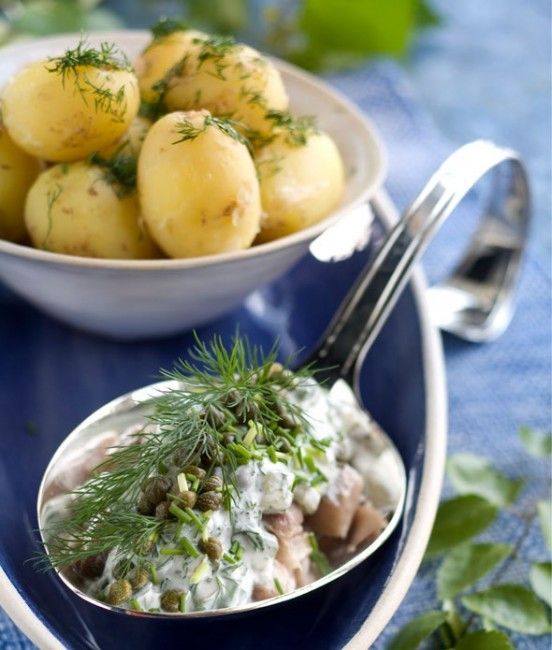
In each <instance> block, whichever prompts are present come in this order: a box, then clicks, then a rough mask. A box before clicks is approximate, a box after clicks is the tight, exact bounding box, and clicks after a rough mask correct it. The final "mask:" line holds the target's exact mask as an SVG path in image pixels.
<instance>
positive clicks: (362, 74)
mask: <svg viewBox="0 0 552 650" xmlns="http://www.w3.org/2000/svg"><path fill="white" fill-rule="evenodd" d="M407 78H408V77H407V75H406V74H405V72H404V70H402V69H401V68H400V67H399V66H397V65H395V64H391V63H388V62H378V63H375V64H372V65H371V66H369V67H367V68H366V69H364V70H362V71H357V72H354V73H348V74H342V75H339V76H337V77H334V78H333V79H332V82H333V83H334V84H335V85H336V86H337V87H339V88H340V89H341V90H342V91H343V92H345V93H346V94H347V95H348V96H349V97H351V98H352V99H353V100H354V101H355V102H357V103H358V104H359V105H360V106H362V108H363V109H364V110H365V111H366V112H367V113H368V114H369V115H370V116H371V118H372V119H373V120H374V122H375V123H376V124H377V126H378V127H379V129H380V131H381V133H382V135H383V138H384V140H385V142H386V145H387V147H388V150H389V159H390V173H389V180H388V183H387V188H388V190H389V192H390V194H391V196H392V198H393V200H394V201H395V203H396V204H397V205H398V206H399V207H401V208H402V207H404V206H405V205H406V204H407V203H408V201H409V200H410V199H411V198H412V197H413V196H414V195H415V193H416V192H417V191H418V189H420V187H421V185H422V184H423V182H424V181H425V179H426V177H428V175H429V174H430V173H431V172H432V171H433V170H434V168H435V167H436V165H437V164H438V163H439V162H440V161H441V160H442V159H443V158H444V157H445V156H446V154H447V153H448V152H449V151H451V150H452V149H453V148H454V147H453V145H452V144H451V143H450V142H449V141H448V140H447V139H446V138H444V137H443V136H442V134H441V133H440V131H438V130H437V128H436V127H435V125H434V123H433V121H432V119H431V118H430V117H429V116H428V113H427V111H426V110H425V109H424V108H423V107H422V106H423V105H422V103H421V102H420V101H419V98H418V97H416V95H415V94H414V91H413V87H412V86H411V84H410V83H409V82H408V81H407ZM459 101H460V100H459ZM530 128H532V129H535V128H536V125H530ZM541 175H542V174H541ZM539 187H542V186H541V185H539ZM539 191H541V192H542V189H541V190H539ZM469 227H470V223H469V219H466V220H462V219H451V220H450V222H449V224H447V226H446V227H445V229H444V230H443V231H442V233H441V234H440V235H439V238H438V239H437V241H436V242H435V244H434V245H432V247H431V249H430V251H429V252H428V254H427V255H426V259H425V267H426V270H427V272H428V275H429V276H430V278H431V277H436V276H437V275H439V274H440V273H441V272H442V270H443V269H444V268H445V267H447V266H449V265H450V260H451V259H453V258H454V256H455V254H456V252H457V251H458V242H459V240H460V239H461V238H462V237H463V236H465V235H466V233H467V231H468V229H469ZM535 248H536V249H538V251H539V252H537V253H536V252H535V250H534V249H535ZM543 258H544V255H543V248H542V243H541V244H540V245H537V246H535V244H532V245H531V246H530V251H529V255H528V258H527V260H526V263H525V267H524V272H523V276H522V281H521V285H520V291H519V300H518V308H517V312H516V315H515V317H514V320H513V322H512V324H511V326H510V328H509V330H508V331H507V332H506V334H504V335H503V336H502V337H501V338H500V339H499V340H498V341H496V342H495V343H492V344H487V345H472V344H467V343H463V342H460V341H458V340H455V339H452V338H449V337H446V338H445V352H446V359H447V371H448V381H449V399H450V438H449V449H450V452H455V451H459V450H468V451H473V452H475V453H481V451H482V450H484V453H485V454H486V455H487V456H488V457H489V458H491V459H492V461H493V463H494V464H495V465H496V467H497V468H498V469H500V470H501V471H503V472H504V473H505V474H507V475H509V476H512V477H524V478H526V479H527V484H526V487H525V488H524V492H523V497H522V498H523V500H525V501H529V500H531V499H534V498H537V497H540V498H543V497H545V496H546V494H547V493H548V490H549V488H548V487H547V485H548V481H549V480H550V468H549V467H548V466H547V465H546V463H544V462H542V461H540V462H539V461H537V460H534V459H532V458H530V457H528V456H527V455H526V454H525V453H524V452H523V451H522V449H521V447H520V445H519V443H518V441H517V436H516V430H517V428H518V427H519V426H520V425H531V426H534V427H536V428H539V429H542V430H546V429H549V428H550V403H551V391H550V385H551V375H550V359H551V338H550V324H551V301H550V293H551V284H550V274H549V271H548V267H547V266H546V264H545V262H544V260H543ZM14 300H16V299H15V298H14ZM518 527H519V524H518V520H517V519H516V518H515V517H514V516H512V515H507V516H503V517H501V519H500V521H499V522H498V524H497V525H495V526H494V527H493V529H492V531H491V533H490V537H491V538H492V539H496V540H501V541H511V540H512V539H515V538H516V537H517V534H518ZM522 555H523V557H525V558H527V560H539V559H540V560H542V559H546V557H547V554H546V549H545V547H544V544H543V542H542V540H541V538H540V535H539V533H538V530H537V526H536V525H535V526H534V527H533V530H532V531H531V535H530V536H529V538H528V539H527V541H526V543H525V544H524V546H523V548H522ZM527 568H528V563H527V562H526V563H517V564H516V567H515V569H514V570H513V572H512V574H511V575H509V576H506V577H507V578H511V579H512V580H522V581H525V580H526V574H527ZM434 572H435V565H434V564H430V565H428V566H425V567H424V568H423V569H422V571H421V572H420V574H419V576H418V578H417V579H416V581H415V583H414V585H413V586H412V588H411V590H410V592H409V594H408V596H407V598H406V599H405V601H404V603H403V605H402V606H401V608H400V610H399V611H398V612H397V614H396V615H395V617H394V618H393V620H392V621H391V623H390V625H389V626H388V628H387V630H386V632H385V634H384V635H383V637H382V638H380V640H379V641H378V643H377V644H376V648H377V649H379V648H384V646H385V642H386V640H388V639H389V637H390V635H392V634H393V633H394V632H396V630H397V629H398V628H399V627H400V626H401V625H402V624H403V623H404V622H405V621H406V620H408V619H409V618H411V617H412V616H413V615H415V614H416V613H418V612H421V611H426V610H427V609H429V608H431V607H434V606H437V605H438V603H437V600H436V596H435V590H434ZM516 645H517V647H518V648H521V649H523V648H532V649H535V648H537V649H538V648H543V649H544V648H548V647H549V640H548V639H546V638H543V637H540V638H534V637H533V638H529V639H528V638H516ZM31 647H32V645H31V644H30V643H29V642H28V641H27V640H26V639H25V638H24V636H23V635H22V634H21V633H20V632H19V631H18V630H17V629H16V628H15V626H14V625H13V624H12V623H11V622H10V621H9V619H7V617H6V616H5V615H3V614H2V613H1V612H0V649H2V650H7V649H10V650H15V649H19V648H21V649H25V650H27V649H28V648H31Z"/></svg>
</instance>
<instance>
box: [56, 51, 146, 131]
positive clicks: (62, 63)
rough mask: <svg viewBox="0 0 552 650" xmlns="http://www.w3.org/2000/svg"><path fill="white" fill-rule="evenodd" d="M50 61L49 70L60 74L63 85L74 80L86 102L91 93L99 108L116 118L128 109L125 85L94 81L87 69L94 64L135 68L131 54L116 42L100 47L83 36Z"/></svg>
mask: <svg viewBox="0 0 552 650" xmlns="http://www.w3.org/2000/svg"><path fill="white" fill-rule="evenodd" d="M48 61H49V65H48V66H47V67H46V69H47V70H48V72H52V73H54V74H58V75H59V76H60V77H61V82H62V84H63V86H65V84H66V83H67V81H71V82H72V83H73V85H74V89H75V92H78V93H79V94H80V96H81V97H82V100H83V102H84V103H85V104H86V105H88V99H87V96H88V94H89V93H91V95H92V97H93V98H94V109H95V110H96V111H100V112H102V113H106V114H108V115H111V116H112V118H113V120H114V121H115V122H121V121H122V120H123V118H124V116H125V114H126V111H127V102H126V98H125V87H124V85H122V86H121V87H120V88H119V89H118V90H117V91H113V90H112V89H111V88H108V87H107V86H105V85H98V84H97V83H95V82H94V81H92V80H91V79H90V78H89V76H88V74H87V71H86V68H89V67H91V68H96V69H98V70H124V71H127V72H132V71H133V68H132V66H131V64H130V62H129V60H128V58H127V56H126V55H125V53H124V52H123V51H122V50H120V49H119V48H118V47H117V46H116V45H115V44H114V43H101V44H100V46H99V48H94V47H90V46H89V45H88V43H87V42H86V40H85V39H82V40H81V41H79V43H78V44H77V47H75V48H73V49H68V50H66V51H65V53H64V54H63V55H62V56H58V57H50V59H49V60H48Z"/></svg>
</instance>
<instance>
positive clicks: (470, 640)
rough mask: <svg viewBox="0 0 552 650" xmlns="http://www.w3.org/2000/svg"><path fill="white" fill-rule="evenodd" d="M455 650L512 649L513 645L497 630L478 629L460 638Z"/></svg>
mask: <svg viewBox="0 0 552 650" xmlns="http://www.w3.org/2000/svg"><path fill="white" fill-rule="evenodd" d="M456 650H514V646H513V645H512V642H511V641H510V639H509V638H508V637H507V636H506V635H505V634H504V633H503V632H500V631H499V630H479V631H478V632H472V633H471V634H466V636H465V637H463V638H462V639H460V641H459V643H458V645H457V646H456Z"/></svg>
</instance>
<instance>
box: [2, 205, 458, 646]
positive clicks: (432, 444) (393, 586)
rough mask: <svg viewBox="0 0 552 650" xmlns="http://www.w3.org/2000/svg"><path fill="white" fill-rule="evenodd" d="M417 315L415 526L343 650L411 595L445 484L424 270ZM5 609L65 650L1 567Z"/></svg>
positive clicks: (384, 208) (440, 379)
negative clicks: (419, 385) (419, 426)
mask: <svg viewBox="0 0 552 650" xmlns="http://www.w3.org/2000/svg"><path fill="white" fill-rule="evenodd" d="M374 202H375V203H376V205H377V206H378V207H379V209H378V215H379V216H380V218H381V219H382V221H383V223H384V225H385V226H386V227H390V226H391V225H392V224H393V222H394V221H395V219H396V210H395V208H394V206H393V204H392V203H391V202H390V200H389V198H388V197H387V196H386V195H385V193H384V192H380V193H378V194H377V195H376V197H375V199H374ZM409 284H410V286H411V288H412V293H413V297H414V303H415V306H416V313H417V316H418V319H419V326H420V338H421V346H422V360H423V372H424V381H425V385H426V391H425V394H426V399H425V410H426V427H425V432H424V438H423V440H424V446H425V453H424V462H423V468H422V475H421V479H420V489H419V495H418V499H417V505H416V509H415V513H414V518H413V520H412V525H411V527H410V530H409V532H408V534H407V537H406V540H405V544H404V547H403V550H402V552H401V554H400V556H399V558H398V561H397V563H396V565H395V567H394V568H393V570H392V572H391V573H390V575H389V577H388V579H387V581H386V583H385V585H384V588H383V590H382V592H381V594H380V596H379V598H378V599H377V601H376V604H375V606H374V608H373V609H372V611H371V612H370V614H369V615H368V617H367V618H366V620H365V621H364V623H363V624H362V625H361V626H360V628H359V629H358V630H357V631H356V632H355V634H354V636H353V637H352V638H351V639H350V640H349V642H348V643H347V645H346V646H345V648H344V650H365V649H366V648H368V647H370V646H371V645H372V644H373V643H374V641H375V640H376V639H377V637H378V636H379V635H380V634H381V632H382V631H383V629H384V627H385V626H386V625H387V623H388V622H389V620H390V619H391V617H392V616H393V614H394V613H395V612H396V611H397V609H398V607H399V605H400V603H401V602H402V600H403V598H404V597H405V595H406V593H407V591H408V590H409V588H410V586H411V584H412V581H413V580H414V577H415V575H416V573H417V571H418V567H419V566H420V564H421V562H422V559H423V556H424V553H425V548H426V546H427V542H428V540H429V536H430V533H431V528H432V524H433V521H434V519H435V514H436V512H437V507H438V505H439V500H440V495H441V487H442V483H443V477H444V470H445V459H446V445H447V424H448V418H447V404H448V400H447V388H446V374H445V361H444V354H443V346H442V340H441V337H440V335H439V332H438V330H437V328H436V326H435V325H434V324H433V322H432V321H431V318H430V310H429V302H428V299H427V284H426V281H425V276H424V273H423V271H422V269H421V268H418V269H416V270H415V271H414V273H413V275H412V279H411V281H410V283H409ZM0 593H2V594H4V596H3V598H2V607H3V608H4V610H5V611H6V613H7V614H8V616H10V618H11V619H12V621H13V622H14V623H15V624H16V625H17V626H18V627H19V629H21V630H22V631H23V632H24V633H25V634H26V635H27V636H28V637H29V638H30V639H31V640H32V641H33V642H34V643H36V644H37V645H38V646H39V647H40V648H44V649H45V650H64V649H65V646H64V645H63V644H62V642H61V640H60V637H58V636H56V634H55V633H54V630H53V628H51V627H50V625H49V624H48V623H47V622H46V621H45V620H43V619H42V618H41V617H40V615H39V614H37V613H35V612H34V611H33V610H32V609H31V607H30V605H29V603H28V602H27V601H26V600H25V598H24V597H23V595H22V593H20V592H19V590H18V589H17V587H16V586H15V585H14V584H12V583H11V581H10V580H9V578H8V576H7V574H6V572H5V571H4V569H3V567H2V566H0Z"/></svg>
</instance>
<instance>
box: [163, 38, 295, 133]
mask: <svg viewBox="0 0 552 650" xmlns="http://www.w3.org/2000/svg"><path fill="white" fill-rule="evenodd" d="M212 42H214V43H216V38H214V39H205V40H204V43H203V44H202V45H200V46H196V48H195V50H194V51H193V53H191V55H190V57H189V58H188V60H187V61H186V65H185V66H183V68H182V72H181V74H180V75H176V76H174V77H173V78H172V79H170V80H169V83H168V89H167V91H166V93H165V103H166V105H167V107H168V109H169V110H173V111H174V110H193V109H199V108H205V109H207V110H208V111H210V112H211V113H212V114H213V115H218V116H221V117H227V118H231V119H232V120H233V121H234V122H235V123H236V125H239V128H240V129H241V130H242V131H243V132H244V133H246V134H247V133H248V132H249V131H252V132H256V133H258V134H260V135H262V136H265V135H268V134H269V133H270V131H271V130H272V127H273V124H272V122H271V121H270V120H267V119H266V117H265V115H266V112H267V111H269V110H276V111H285V110H287V107H288V104H289V100H288V96H287V93H286V90H285V88H284V84H283V82H282V78H281V76H280V73H279V72H278V70H277V69H276V68H275V66H274V65H273V64H272V63H271V62H270V61H269V60H268V59H266V58H265V57H263V56H262V55H261V54H260V53H259V52H257V50H254V49H253V48H251V47H249V46H247V45H242V44H238V43H236V44H234V45H230V46H224V45H214V46H212V47H211V46H210V45H209V43H212ZM205 57H206V58H205Z"/></svg>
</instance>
